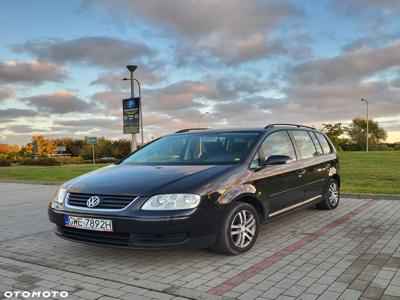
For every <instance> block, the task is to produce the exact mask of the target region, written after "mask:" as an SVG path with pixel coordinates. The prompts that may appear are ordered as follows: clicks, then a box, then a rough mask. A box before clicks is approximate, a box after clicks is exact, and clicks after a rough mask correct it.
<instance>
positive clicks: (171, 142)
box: [122, 132, 259, 165]
mask: <svg viewBox="0 0 400 300" xmlns="http://www.w3.org/2000/svg"><path fill="white" fill-rule="evenodd" d="M258 137H259V133H258V132H221V133H201V134H199V133H191V134H179V135H171V136H165V137H162V138H160V139H158V140H156V141H154V142H153V143H151V144H149V145H148V146H146V147H144V148H143V149H140V150H138V151H137V152H135V153H134V154H132V155H131V156H129V157H127V158H126V159H125V160H124V161H122V164H138V165H139V164H140V165H214V164H227V165H229V164H237V163H239V162H241V161H244V160H245V158H246V157H247V155H248V154H249V151H250V149H251V148H252V147H253V145H254V143H255V142H256V141H257V139H258Z"/></svg>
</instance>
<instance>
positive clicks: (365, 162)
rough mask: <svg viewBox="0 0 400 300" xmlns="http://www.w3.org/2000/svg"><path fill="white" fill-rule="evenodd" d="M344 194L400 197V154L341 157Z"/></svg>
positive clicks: (382, 153) (342, 155)
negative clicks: (393, 195) (392, 195)
mask: <svg viewBox="0 0 400 300" xmlns="http://www.w3.org/2000/svg"><path fill="white" fill-rule="evenodd" d="M339 159H340V172H341V181H342V189H341V190H342V192H344V193H367V194H397V195H400V151H371V152H368V153H367V152H358V151H357V152H356V151H348V152H341V153H340V154H339Z"/></svg>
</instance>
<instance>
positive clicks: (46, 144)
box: [26, 135, 57, 156]
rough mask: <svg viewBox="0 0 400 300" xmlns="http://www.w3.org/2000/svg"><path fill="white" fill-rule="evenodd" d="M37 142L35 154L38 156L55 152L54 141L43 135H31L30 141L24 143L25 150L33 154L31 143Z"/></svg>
mask: <svg viewBox="0 0 400 300" xmlns="http://www.w3.org/2000/svg"><path fill="white" fill-rule="evenodd" d="M35 142H36V143H37V153H36V154H37V155H39V156H46V155H48V154H54V153H56V152H57V151H56V143H54V142H53V141H52V140H50V139H46V138H44V136H42V135H38V136H33V137H32V143H28V144H27V145H26V151H27V152H28V153H29V154H31V155H32V154H34V147H33V143H35Z"/></svg>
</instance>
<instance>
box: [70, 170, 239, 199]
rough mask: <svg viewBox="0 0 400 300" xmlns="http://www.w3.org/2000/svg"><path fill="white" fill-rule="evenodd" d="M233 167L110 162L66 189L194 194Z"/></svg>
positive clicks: (72, 182)
mask: <svg viewBox="0 0 400 300" xmlns="http://www.w3.org/2000/svg"><path fill="white" fill-rule="evenodd" d="M231 168H233V166H227V165H213V166H210V165H207V166H203V165H202V166H139V165H111V166H107V167H104V168H101V169H98V170H96V171H93V172H91V173H88V174H85V175H82V176H80V177H77V178H75V179H73V180H71V181H69V182H67V183H65V187H66V188H67V189H68V191H69V192H73V193H88V194H105V195H135V196H139V195H142V196H151V195H154V194H164V193H189V192H192V193H196V192H199V188H200V187H201V186H202V185H203V184H205V183H208V182H209V181H210V180H212V179H215V177H217V176H218V175H219V174H222V173H225V172H226V171H227V170H228V169H231Z"/></svg>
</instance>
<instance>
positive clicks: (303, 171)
mask: <svg viewBox="0 0 400 300" xmlns="http://www.w3.org/2000/svg"><path fill="white" fill-rule="evenodd" d="M305 173H306V169H301V170H298V171H297V172H296V174H297V175H298V176H299V177H301V176H303V175H304V174H305Z"/></svg>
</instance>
